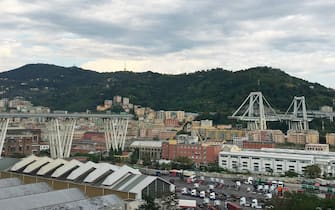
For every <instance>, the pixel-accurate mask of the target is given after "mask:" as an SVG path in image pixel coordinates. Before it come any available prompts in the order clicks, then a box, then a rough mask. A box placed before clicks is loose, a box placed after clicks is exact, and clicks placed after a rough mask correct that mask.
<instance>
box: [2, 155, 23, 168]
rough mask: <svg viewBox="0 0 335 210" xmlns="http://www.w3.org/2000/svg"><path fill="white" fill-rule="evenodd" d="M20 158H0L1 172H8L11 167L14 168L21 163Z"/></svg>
mask: <svg viewBox="0 0 335 210" xmlns="http://www.w3.org/2000/svg"><path fill="white" fill-rule="evenodd" d="M20 160H21V159H19V158H10V157H1V158H0V171H3V170H7V169H9V168H10V167H13V165H14V164H16V163H17V162H19V161H20Z"/></svg>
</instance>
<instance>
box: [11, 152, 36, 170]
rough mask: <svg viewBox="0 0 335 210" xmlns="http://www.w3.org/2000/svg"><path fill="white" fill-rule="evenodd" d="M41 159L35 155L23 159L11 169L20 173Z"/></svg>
mask: <svg viewBox="0 0 335 210" xmlns="http://www.w3.org/2000/svg"><path fill="white" fill-rule="evenodd" d="M38 159H39V157H36V156H35V155H30V156H28V157H26V158H23V159H22V160H21V161H19V162H17V163H16V164H15V165H14V166H13V167H11V169H10V170H11V171H18V170H20V169H22V168H24V167H26V166H27V165H29V164H30V163H32V162H34V161H36V160H38Z"/></svg>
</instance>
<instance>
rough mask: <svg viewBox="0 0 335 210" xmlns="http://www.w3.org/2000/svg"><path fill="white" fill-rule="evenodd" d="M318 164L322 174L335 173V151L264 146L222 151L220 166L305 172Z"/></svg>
mask: <svg viewBox="0 0 335 210" xmlns="http://www.w3.org/2000/svg"><path fill="white" fill-rule="evenodd" d="M313 164H317V165H319V167H320V168H321V171H322V174H325V175H327V176H333V175H334V174H335V152H322V151H311V150H290V149H273V148H262V149H261V150H259V151H248V150H245V151H240V152H232V151H230V152H229V151H228V152H227V151H221V152H220V155H219V166H220V167H221V168H224V169H228V170H231V171H236V172H246V171H248V172H251V173H256V174H265V173H274V174H278V175H279V174H284V173H285V172H287V171H292V172H296V173H298V174H303V173H304V171H305V169H306V166H308V165H313Z"/></svg>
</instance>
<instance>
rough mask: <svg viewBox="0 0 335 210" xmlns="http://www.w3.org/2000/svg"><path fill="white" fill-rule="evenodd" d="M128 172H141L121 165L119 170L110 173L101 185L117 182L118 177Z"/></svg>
mask: <svg viewBox="0 0 335 210" xmlns="http://www.w3.org/2000/svg"><path fill="white" fill-rule="evenodd" d="M128 173H130V174H141V172H140V171H139V170H137V169H133V168H131V167H129V166H126V165H124V166H122V167H121V168H120V169H119V170H117V171H115V172H114V173H112V174H111V175H109V176H108V177H107V178H106V179H105V180H104V181H103V182H102V185H105V186H111V185H113V184H114V183H115V182H117V181H118V180H119V179H120V178H122V177H124V176H126V175H127V174H128Z"/></svg>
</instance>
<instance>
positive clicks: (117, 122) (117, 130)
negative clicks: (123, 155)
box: [104, 118, 128, 152]
mask: <svg viewBox="0 0 335 210" xmlns="http://www.w3.org/2000/svg"><path fill="white" fill-rule="evenodd" d="M127 128H128V119H121V118H114V119H104V129H105V141H106V149H107V152H109V151H110V149H113V150H114V151H116V150H121V151H123V150H124V144H125V140H126V134H127Z"/></svg>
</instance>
